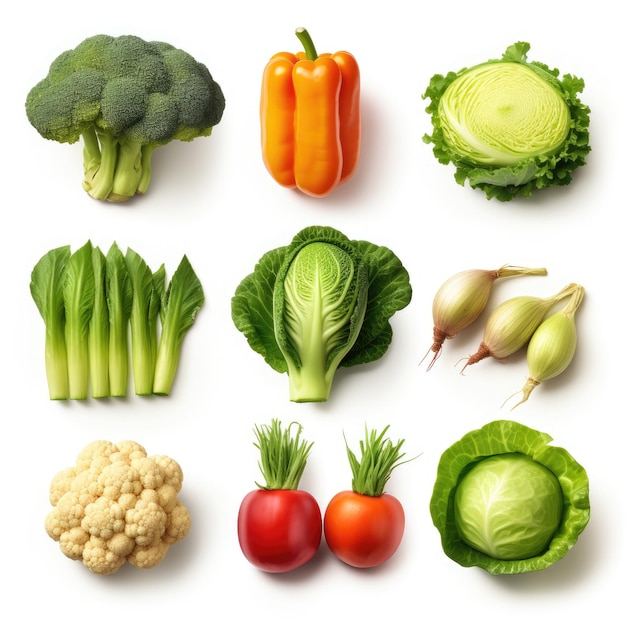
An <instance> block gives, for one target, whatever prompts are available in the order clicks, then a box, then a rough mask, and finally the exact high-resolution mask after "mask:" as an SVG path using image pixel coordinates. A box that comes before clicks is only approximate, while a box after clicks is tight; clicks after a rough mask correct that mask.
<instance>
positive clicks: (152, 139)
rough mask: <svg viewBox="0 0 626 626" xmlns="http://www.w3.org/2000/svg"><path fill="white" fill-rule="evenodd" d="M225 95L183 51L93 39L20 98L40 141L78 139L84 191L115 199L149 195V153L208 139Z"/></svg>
mask: <svg viewBox="0 0 626 626" xmlns="http://www.w3.org/2000/svg"><path fill="white" fill-rule="evenodd" d="M224 108H225V99H224V94H223V93H222V90H221V88H220V86H219V85H218V84H217V83H216V82H215V81H214V80H213V77H212V76H211V73H210V72H209V70H208V69H207V67H206V66H205V65H203V64H202V63H199V62H197V61H196V60H195V59H194V58H193V57H191V56H190V55H189V54H188V53H186V52H184V51H183V50H179V49H177V48H174V47H173V46H171V45H170V44H167V43H163V42H158V41H152V42H148V41H144V40H142V39H140V38H139V37H135V36H133V35H122V36H120V37H111V36H109V35H95V36H93V37H89V38H87V39H85V40H84V41H82V42H81V43H80V44H79V45H78V46H76V47H75V48H74V49H71V50H66V51H65V52H63V53H62V54H60V55H59V56H58V57H57V58H56V59H55V60H54V61H53V62H52V64H51V65H50V69H49V72H48V75H47V76H46V77H45V78H43V79H42V80H41V81H39V82H38V83H37V84H36V85H35V86H34V87H33V88H32V89H31V90H30V92H29V93H28V96H27V98H26V114H27V116H28V119H29V121H30V123H31V124H32V125H33V126H34V128H35V129H36V130H37V131H38V132H39V134H40V135H41V136H42V137H44V138H45V139H50V140H52V141H58V142H60V143H75V142H77V141H78V140H79V139H81V138H82V140H83V161H84V163H83V170H84V176H83V188H84V189H85V191H87V193H88V194H89V195H90V196H91V197H93V198H95V199H97V200H109V201H111V202H120V201H124V200H128V199H129V198H131V197H133V196H134V195H135V194H137V193H139V194H143V193H146V192H147V190H148V186H149V184H150V181H151V177H152V165H151V162H152V153H153V152H154V150H155V149H156V148H157V147H158V146H163V145H165V144H167V143H169V142H171V141H174V140H179V141H186V142H189V141H192V140H193V139H195V138H197V137H207V136H209V135H210V134H211V133H212V130H213V127H214V126H215V125H216V124H218V123H219V122H220V120H221V118H222V114H223V112H224Z"/></svg>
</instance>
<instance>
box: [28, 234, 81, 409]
mask: <svg viewBox="0 0 626 626" xmlns="http://www.w3.org/2000/svg"><path fill="white" fill-rule="evenodd" d="M70 255H71V250H70V246H61V247H59V248H54V249H52V250H50V251H49V252H47V253H46V254H45V255H44V256H42V257H41V259H39V261H38V262H37V264H36V265H35V267H34V268H33V271H32V273H31V281H30V293H31V296H32V298H33V300H34V301H35V304H36V305H37V309H38V310H39V313H40V315H41V317H42V318H43V321H44V323H45V328H46V338H45V364H46V377H47V381H48V392H49V394H50V399H51V400H67V399H68V398H69V394H70V388H69V378H68V371H67V348H66V343H65V304H64V302H63V284H64V282H65V271H66V266H67V262H68V260H69V258H70Z"/></svg>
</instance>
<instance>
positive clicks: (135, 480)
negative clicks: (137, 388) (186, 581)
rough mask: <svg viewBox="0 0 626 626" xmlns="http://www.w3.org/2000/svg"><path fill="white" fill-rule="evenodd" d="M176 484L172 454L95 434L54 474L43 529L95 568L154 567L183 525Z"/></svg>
mask: <svg viewBox="0 0 626 626" xmlns="http://www.w3.org/2000/svg"><path fill="white" fill-rule="evenodd" d="M182 486H183V472H182V469H181V467H180V465H179V464H178V463H177V462H176V461H174V460H173V459H171V458H169V457H167V456H164V455H154V456H148V455H147V453H146V450H145V449H144V448H143V447H142V446H141V445H139V444H138V443H136V442H134V441H122V442H120V443H117V444H113V443H111V442H110V441H94V442H92V443H90V444H89V445H88V446H86V447H85V448H84V449H83V450H82V452H80V454H79V455H78V457H77V459H76V464H75V466H74V467H69V468H67V469H64V470H62V471H60V472H59V473H58V474H57V475H56V476H55V477H54V478H53V479H52V482H51V484H50V504H52V506H53V507H54V508H53V509H52V511H50V512H49V513H48V515H47V516H46V521H45V527H46V532H47V533H48V535H49V536H50V537H51V538H52V539H54V540H55V541H58V542H59V547H60V548H61V552H63V554H65V556H67V557H69V558H70V559H74V560H79V559H81V560H82V562H83V564H84V565H85V566H86V567H88V568H89V569H90V570H91V571H92V572H94V573H96V574H114V573H115V572H117V570H118V569H119V568H120V567H121V566H122V565H123V564H124V563H126V562H128V563H130V564H131V565H134V566H135V567H139V568H149V567H154V566H155V565H158V564H159V563H160V562H161V561H162V560H163V558H164V557H165V555H166V554H167V550H168V548H169V547H170V546H171V545H172V544H174V543H177V542H178V541H181V540H182V539H184V538H185V536H186V535H187V533H188V532H189V528H190V526H191V517H190V515H189V511H188V510H187V508H186V507H185V506H184V505H183V504H181V503H180V501H179V500H178V493H179V492H180V490H181V488H182Z"/></svg>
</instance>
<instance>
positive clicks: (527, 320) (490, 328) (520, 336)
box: [461, 283, 577, 373]
mask: <svg viewBox="0 0 626 626" xmlns="http://www.w3.org/2000/svg"><path fill="white" fill-rule="evenodd" d="M576 287H577V285H575V284H573V283H571V284H569V285H567V286H566V287H564V288H563V289H561V291H559V292H558V293H556V294H555V295H553V296H552V297H549V298H538V297H534V296H517V297H515V298H511V299H509V300H506V301H505V302H502V303H501V304H499V305H498V306H497V307H496V308H495V309H494V310H493V312H492V313H491V315H490V316H489V318H488V320H487V324H486V326H485V332H484V334H483V340H482V341H481V343H480V345H479V346H478V350H476V352H475V353H474V354H472V355H471V356H470V357H469V358H468V360H467V362H466V363H465V365H464V366H463V369H462V370H461V373H463V372H464V371H465V368H466V367H468V366H469V365H473V364H474V363H478V362H479V361H482V360H483V359H485V358H487V357H493V358H495V359H498V360H502V359H505V358H506V357H508V356H511V355H512V354H514V353H515V352H517V351H518V350H520V349H521V348H523V347H524V346H525V345H526V344H527V343H528V342H529V341H530V338H531V337H532V336H533V334H534V332H535V331H536V330H537V328H538V327H539V325H540V324H541V323H542V322H543V320H544V319H545V317H546V315H547V314H548V313H549V312H550V309H552V307H553V306H554V305H555V304H557V303H558V302H560V301H561V300H563V299H564V298H567V297H568V296H570V295H572V293H573V292H574V291H575V289H576Z"/></svg>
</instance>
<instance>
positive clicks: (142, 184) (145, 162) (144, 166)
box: [137, 145, 156, 194]
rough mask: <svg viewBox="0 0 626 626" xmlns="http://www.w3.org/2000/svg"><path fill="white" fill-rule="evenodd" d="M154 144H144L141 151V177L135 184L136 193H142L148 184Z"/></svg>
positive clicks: (146, 189)
mask: <svg viewBox="0 0 626 626" xmlns="http://www.w3.org/2000/svg"><path fill="white" fill-rule="evenodd" d="M155 148H156V146H151V145H145V146H144V147H143V149H142V151H141V178H140V179H139V184H138V185H137V193H141V194H144V193H146V192H147V191H148V187H149V186H150V179H151V178H152V153H153V152H154V149H155Z"/></svg>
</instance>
